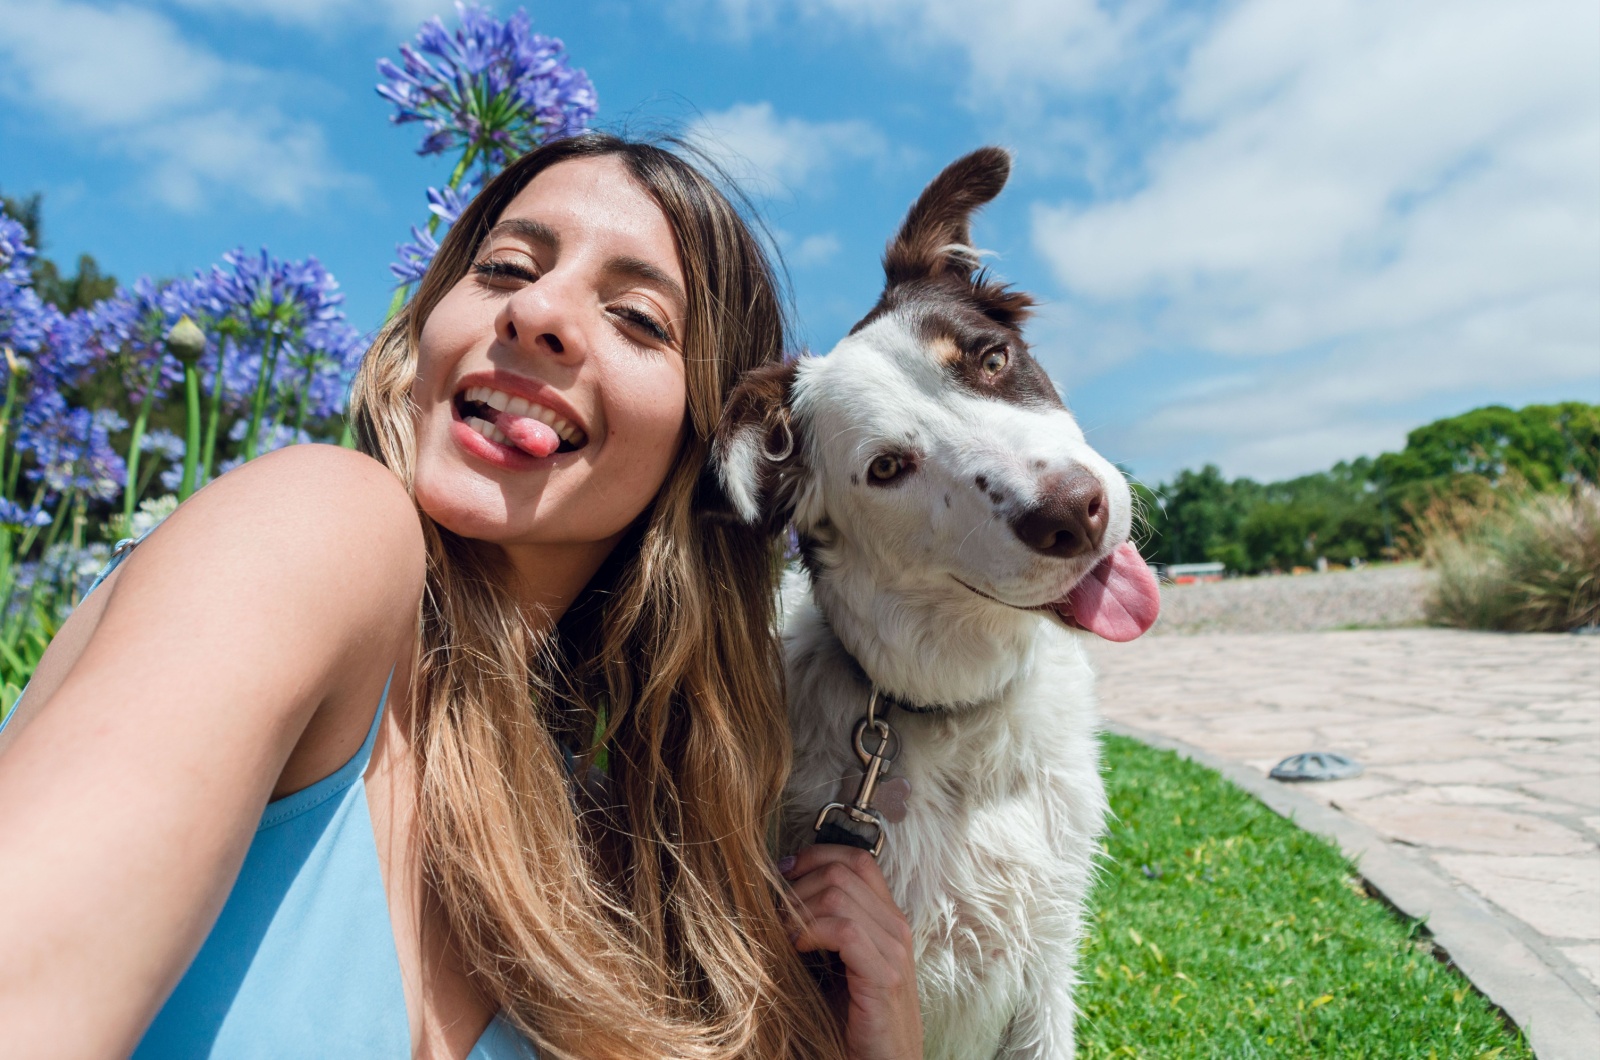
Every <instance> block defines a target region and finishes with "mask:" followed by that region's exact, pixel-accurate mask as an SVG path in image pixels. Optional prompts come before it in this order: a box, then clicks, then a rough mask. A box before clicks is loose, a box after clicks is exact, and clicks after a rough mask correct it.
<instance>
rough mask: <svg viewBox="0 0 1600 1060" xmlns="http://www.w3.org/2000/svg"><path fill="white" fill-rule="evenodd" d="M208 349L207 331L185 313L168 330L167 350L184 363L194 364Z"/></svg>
mask: <svg viewBox="0 0 1600 1060" xmlns="http://www.w3.org/2000/svg"><path fill="white" fill-rule="evenodd" d="M205 351H206V333H205V332H203V331H201V330H200V325H199V324H196V323H195V322H194V321H193V320H190V319H189V314H187V313H185V314H184V315H183V316H181V317H179V318H178V322H177V323H176V324H174V325H172V330H171V331H169V332H167V352H168V353H170V354H172V356H174V357H176V358H177V359H178V360H180V361H182V362H183V363H184V364H194V363H195V362H197V361H199V360H200V355H201V354H202V353H204V352H205Z"/></svg>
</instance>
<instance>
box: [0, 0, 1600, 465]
mask: <svg viewBox="0 0 1600 1060" xmlns="http://www.w3.org/2000/svg"><path fill="white" fill-rule="evenodd" d="M492 6H495V7H496V8H497V10H499V12H500V13H501V14H507V13H509V12H510V11H511V10H513V6H512V5H510V4H507V3H500V4H498V5H492ZM527 7H528V11H529V13H530V14H531V15H532V17H533V20H534V25H535V28H536V29H538V30H540V31H542V32H545V33H548V34H551V35H553V36H558V37H561V38H562V39H563V40H565V41H566V44H567V47H568V49H569V51H570V53H571V55H572V58H573V60H574V62H575V63H576V64H578V65H580V66H583V67H584V68H586V69H587V70H588V71H589V73H590V75H591V77H592V78H593V79H594V82H595V85H596V88H597V89H598V92H599V96H600V104H601V114H600V120H599V124H600V125H602V126H604V127H609V128H622V129H632V130H634V131H636V132H647V131H650V130H668V131H680V132H687V133H690V134H693V135H695V136H697V137H699V138H700V140H701V141H702V142H703V143H705V144H706V145H707V146H708V147H709V148H710V149H711V150H713V151H715V152H717V153H718V154H719V155H721V156H722V157H723V158H724V159H726V160H727V161H728V163H729V165H730V166H731V167H732V168H733V169H734V170H735V171H736V172H737V173H738V174H740V177H741V180H742V182H743V183H744V185H745V186H746V188H747V189H748V190H750V191H751V192H752V194H754V195H755V196H756V198H757V201H758V202H759V204H760V207H761V209H762V212H763V213H764V215H765V216H766V218H767V219H768V222H769V223H770V225H771V226H772V228H773V229H774V231H775V232H776V233H777V238H778V241H779V243H780V245H781V246H782V247H783V249H784V252H785V254H786V256H787V260H788V264H789V268H790V272H791V275H792V278H793V281H794V287H795V298H796V304H797V307H798V316H799V322H800V325H801V329H800V330H801V337H802V338H803V339H804V340H805V342H806V343H807V344H808V345H810V346H811V347H812V348H814V349H817V350H825V349H827V348H828V347H829V346H830V345H831V344H832V343H833V342H834V341H836V340H837V339H838V338H839V336H840V335H842V334H843V332H844V331H845V330H846V329H847V328H848V327H849V325H850V324H851V323H852V322H853V321H854V320H855V319H856V317H858V316H859V315H860V314H861V313H862V312H863V311H864V310H865V309H866V308H867V307H868V306H869V305H870V304H871V302H872V301H873V299H874V298H875V296H876V293H877V289H878V286H879V283H880V274H879V272H878V266H877V257H878V254H879V252H880V251H881V249H882V246H883V243H884V240H885V239H886V238H887V237H888V235H889V234H890V233H891V232H892V230H893V228H894V226H895V225H896V223H897V222H898V220H899V218H900V216H901V215H902V214H903V212H904V210H905V209H906V207H907V206H908V205H909V204H910V202H911V200H912V199H913V198H914V197H915V195H916V193H917V192H918V191H919V190H920V188H921V187H922V185H923V184H924V183H926V181H927V180H928V179H929V178H931V177H932V175H933V174H934V173H935V172H937V170H938V169H939V168H940V167H941V166H942V165H944V164H945V163H946V162H948V161H950V160H951V159H953V158H955V157H956V156H957V155H959V154H961V153H963V152H964V151H967V150H969V149H971V148H973V147H976V146H978V145H980V144H984V143H1001V144H1004V145H1006V146H1009V147H1011V148H1012V149H1013V150H1014V151H1015V152H1016V159H1017V164H1016V172H1015V175H1014V177H1013V180H1012V183H1011V185H1010V187H1008V188H1007V190H1006V192H1005V193H1004V195H1003V196H1002V197H1001V199H1000V200H999V201H997V202H996V203H995V204H994V205H993V206H992V207H991V208H990V209H989V210H988V211H987V212H986V213H985V214H984V215H983V218H982V220H981V221H980V223H979V225H978V227H977V232H976V236H977V241H978V243H979V244H980V245H981V246H982V247H984V248H986V249H988V250H991V251H993V252H994V253H995V257H994V258H993V265H994V268H995V269H996V270H997V271H998V272H1000V273H1001V274H1002V275H1004V276H1005V277H1007V278H1008V279H1009V280H1011V281H1013V282H1015V283H1017V284H1018V285H1020V286H1022V287H1024V288H1026V289H1028V290H1031V291H1033V292H1034V293H1035V294H1036V295H1037V296H1039V297H1040V298H1041V300H1042V301H1043V302H1045V309H1044V311H1043V312H1042V313H1041V315H1040V317H1039V319H1038V320H1037V321H1036V322H1035V324H1034V325H1033V327H1032V329H1031V331H1030V338H1031V339H1032V341H1033V343H1034V346H1035V350H1036V353H1037V354H1038V355H1039V356H1040V358H1041V359H1042V360H1043V361H1044V363H1045V364H1046V366H1047V367H1048V368H1049V370H1050V371H1051V374H1052V375H1053V376H1054V377H1055V378H1056V379H1057V381H1058V382H1059V383H1060V384H1061V385H1062V386H1063V388H1064V389H1065V390H1066V392H1067V394H1068V398H1069V401H1070V403H1071V405H1072V406H1073V408H1074V410H1075V411H1076V412H1077V413H1078V416H1079V418H1080V420H1081V421H1082V422H1083V423H1084V425H1085V427H1086V428H1087V429H1088V431H1089V433H1090V438H1091V440H1092V441H1093V442H1094V443H1095V444H1096V445H1097V446H1098V447H1099V448H1101V449H1102V450H1103V451H1104V452H1105V453H1106V454H1107V455H1108V456H1110V457H1111V458H1112V459H1114V460H1117V461H1119V462H1122V463H1124V464H1125V465H1127V466H1129V467H1131V468H1132V469H1133V470H1134V471H1135V472H1136V473H1137V474H1139V475H1140V477H1143V478H1145V479H1147V480H1150V481H1155V480H1157V479H1161V478H1164V477H1166V476H1169V475H1170V474H1171V473H1172V472H1173V471H1175V470H1176V469H1177V468H1180V467H1186V466H1198V465H1199V464H1201V463H1205V462H1213V463H1217V464H1220V465H1221V466H1222V467H1223V468H1224V470H1225V471H1227V472H1229V473H1230V474H1248V475H1253V476H1257V477H1268V478H1271V477H1280V476H1285V475H1290V474H1296V473H1300V472H1304V471H1310V470H1315V469H1317V468H1321V467H1325V466H1327V465H1328V464H1330V463H1332V462H1333V461H1335V460H1338V459H1343V458H1349V457H1354V456H1358V455H1361V454H1370V453H1376V452H1378V451H1381V450H1383V449H1392V448H1397V447H1399V446H1400V445H1401V444H1403V441H1404V436H1405V432H1406V431H1407V430H1408V429H1409V428H1411V427H1413V426H1416V425H1418V424H1420V423H1423V422H1426V421H1427V420H1430V419H1433V418H1436V417H1438V416H1441V415H1448V414H1452V413H1456V412H1460V411H1463V410H1465V409H1468V408H1472V407H1474V406H1476V405H1480V404H1484V403H1488V402H1491V401H1496V402H1503V403H1509V404H1522V403H1526V402H1530V401H1547V400H1562V399H1573V398H1576V399H1582V400H1588V401H1600V7H1597V6H1596V5H1594V4H1593V3H1592V2H1590V0H1521V2H1519V3H1516V4H1507V3H1504V2H1501V0H1492V2H1491V0H1436V2H1429V0H1418V2H1415V3H1408V4H1405V5H1395V4H1392V3H1381V2H1379V3H1356V2H1338V0H1296V2H1295V3H1292V4H1284V3H1282V2H1281V0H1235V2H1232V3H1184V4H1167V3H1161V2H1159V0H1119V2H1116V3H1096V2H1094V0H988V2H984V3H972V2H966V0H875V2H873V3H871V4H862V3H859V2H858V0H770V2H763V0H662V2H658V3H652V4H645V3H626V2H621V0H600V2H594V3H587V4H562V5H554V4H529V5H527ZM434 13H439V14H442V15H443V16H444V17H445V19H446V22H447V23H451V22H452V21H453V14H452V12H451V10H450V8H449V6H448V5H447V4H444V3H437V2H433V0H165V2H157V0H152V2H145V3H103V2H96V0H0V25H3V26H5V27H6V29H5V31H4V34H3V35H0V104H3V105H0V189H4V190H5V191H6V192H7V193H8V194H13V195H15V194H25V193H30V192H34V191H40V192H43V193H44V195H45V206H46V210H45V223H46V231H45V238H46V240H47V244H48V245H47V252H48V253H50V254H51V255H53V256H55V257H57V258H58V259H70V258H72V257H73V256H75V255H76V254H77V253H79V252H80V251H89V252H91V253H93V254H94V255H95V256H96V257H97V258H98V259H99V260H100V261H101V263H102V264H103V265H104V266H105V267H107V268H109V269H110V270H111V271H113V272H114V273H115V274H116V275H117V276H118V277H119V278H121V279H123V280H125V281H127V280H132V279H133V278H134V277H136V276H138V275H139V274H141V273H150V274H155V275H175V274H178V273H184V272H188V271H191V270H193V269H194V268H197V267H200V266H204V265H207V264H210V263H211V262H213V261H216V260H217V259H218V258H219V256H220V255H221V254H222V252H223V251H225V250H227V249H229V248H230V247H233V246H246V247H252V248H253V247H256V246H260V245H266V246H268V247H270V248H271V249H272V250H273V252H274V253H276V254H278V255H280V256H288V257H301V256H305V255H308V254H310V255H315V256H317V257H318V258H320V259H321V260H322V261H323V262H324V263H326V264H327V265H328V266H329V268H330V269H332V270H333V272H334V273H335V275H336V276H338V278H339V280H340V281H341V283H342V284H343V286H344V289H345V291H346V293H347V297H348V306H349V309H350V313H351V317H352V320H353V321H354V322H355V323H356V324H357V325H358V326H361V327H363V328H368V327H372V326H374V325H375V324H376V323H378V322H379V320H380V318H381V315H382V312H383V309H384V307H385V306H386V305H387V302H388V297H389V284H390V280H389V275H388V270H387V264H388V262H389V261H390V260H391V258H392V257H393V251H394V244H395V243H397V242H399V241H400V240H401V239H402V238H404V237H405V235H406V231H407V228H408V226H409V225H411V224H415V223H420V222H421V221H423V220H424V219H425V217H426V204H425V200H424V197H423V189H424V188H425V187H426V186H427V185H428V184H430V183H432V184H439V183H442V181H443V179H444V177H445V176H446V173H445V172H444V165H443V164H442V163H440V162H439V160H437V159H423V158H419V157H417V156H416V155H415V154H414V149H415V145H416V143H417V141H418V138H419V137H418V135H417V134H416V133H415V132H414V129H415V127H403V128H396V127H393V126H391V125H389V124H388V121H387V116H388V108H387V105H386V104H384V103H383V101H382V100H380V99H379V98H378V97H377V96H376V94H375V93H374V92H373V90H372V87H373V85H374V83H375V81H376V74H375V71H374V63H375V61H376V60H377V59H378V57H380V56H384V55H389V56H393V55H394V54H395V48H396V46H397V44H398V43H399V42H400V41H402V40H404V39H407V38H409V37H410V36H411V34H412V32H414V29H415V26H416V24H417V23H418V22H419V21H420V20H421V19H422V18H423V17H426V16H427V15H430V14H434Z"/></svg>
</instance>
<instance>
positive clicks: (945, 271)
mask: <svg viewBox="0 0 1600 1060" xmlns="http://www.w3.org/2000/svg"><path fill="white" fill-rule="evenodd" d="M1010 175H1011V153H1010V152H1009V151H1006V150H1005V149H1004V148H1000V147H980V148H978V150H976V151H974V152H972V153H971V154H970V155H966V156H965V157H963V158H958V159H956V160H955V161H954V162H952V163H950V164H949V165H948V166H946V167H945V169H944V172H942V173H940V174H939V175H938V176H937V177H934V178H933V183H931V184H929V185H928V187H927V188H926V189H925V190H924V191H923V193H922V195H921V196H920V197H919V198H918V199H917V201H916V204H915V205H913V206H912V207H911V212H910V213H908V214H906V220H905V223H904V224H902V225H901V226H900V231H899V233H898V234H896V235H895V237H894V239H893V240H892V241H891V242H890V243H889V249H888V250H887V251H886V252H885V253H884V255H883V271H884V275H885V276H886V277H887V278H888V283H889V286H890V287H893V286H894V285H895V284H898V283H907V282H909V281H912V280H920V279H933V278H938V277H940V276H954V277H957V278H959V279H963V280H964V279H966V278H968V277H969V276H971V275H972V272H973V270H974V269H976V268H977V265H978V260H977V259H978V256H977V252H976V251H975V250H974V249H973V247H972V223H971V222H972V214H973V212H974V211H975V210H977V209H978V207H980V206H982V205H983V204H984V203H987V202H989V201H990V200H991V199H993V198H994V197H995V196H996V195H999V194H1000V189H1001V188H1003V187H1005V186H1006V178H1008V177H1009V176H1010Z"/></svg>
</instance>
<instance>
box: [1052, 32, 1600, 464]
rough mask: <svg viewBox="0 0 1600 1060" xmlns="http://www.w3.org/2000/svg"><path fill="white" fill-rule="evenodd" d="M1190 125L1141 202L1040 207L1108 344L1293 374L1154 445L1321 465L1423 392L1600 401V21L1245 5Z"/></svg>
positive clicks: (1196, 83)
mask: <svg viewBox="0 0 1600 1060" xmlns="http://www.w3.org/2000/svg"><path fill="white" fill-rule="evenodd" d="M1175 113H1176V116H1177V119H1178V122H1179V123H1180V126H1181V128H1182V129H1183V130H1184V131H1183V132H1182V133H1180V134H1178V135H1175V136H1173V137H1171V138H1170V139H1167V140H1165V141H1164V142H1161V143H1159V144H1158V145H1157V146H1155V147H1154V148H1153V149H1152V150H1151V151H1150V152H1149V153H1148V154H1147V156H1146V168H1147V172H1148V179H1147V181H1146V182H1145V183H1144V184H1143V186H1142V187H1140V188H1138V189H1137V190H1136V191H1134V192H1132V193H1130V194H1127V195H1124V196H1120V197H1114V198H1109V199H1104V200H1101V201H1097V202H1091V203H1089V204H1086V205H1078V204H1071V203H1067V204H1061V205H1054V206H1049V205H1041V206H1039V207H1037V208H1036V210H1035V214H1034V240H1035V245H1036V247H1037V249H1038V251H1039V253H1040V254H1041V255H1042V256H1043V257H1044V258H1045V259H1046V260H1047V261H1048V262H1049V263H1050V265H1051V266H1052V268H1053V270H1054V272H1055V274H1056V275H1057V277H1058V278H1059V279H1060V281H1061V283H1062V284H1063V286H1064V287H1065V288H1066V290H1067V292H1068V295H1069V302H1070V304H1071V306H1072V311H1073V313H1074V315H1075V316H1078V317H1082V318H1087V319H1091V320H1093V321H1094V322H1095V327H1093V328H1091V329H1090V330H1089V333H1088V335H1087V338H1088V340H1089V341H1091V342H1093V341H1097V340H1098V339H1100V338H1104V337H1105V336H1119V341H1122V342H1125V339H1126V335H1127V333H1128V331H1129V330H1130V329H1131V330H1133V331H1135V332H1138V333H1140V341H1139V343H1138V345H1139V346H1140V347H1142V349H1144V350H1162V349H1164V350H1169V351H1172V350H1183V349H1198V350H1202V351H1209V352H1212V353H1218V354H1224V355H1230V356H1237V357H1246V358H1261V357H1268V356H1271V357H1275V358H1276V359H1278V360H1282V361H1283V362H1284V363H1281V364H1271V365H1265V364H1258V365H1256V366H1254V367H1252V368H1250V369H1249V371H1250V373H1252V375H1251V377H1252V379H1253V381H1252V382H1251V383H1249V384H1248V385H1245V386H1243V387H1241V388H1239V389H1238V390H1237V391H1235V392H1233V393H1231V394H1226V395H1208V396H1207V397H1206V398H1204V399H1203V400H1196V401H1195V402H1194V403H1192V404H1191V403H1186V402H1184V401H1182V400H1180V401H1177V402H1176V403H1174V404H1172V405H1170V406H1168V407H1166V408H1164V409H1162V410H1161V412H1160V413H1159V414H1158V415H1155V416H1153V417H1151V419H1150V420H1149V422H1148V423H1147V424H1145V425H1144V427H1143V428H1141V430H1140V431H1139V432H1137V433H1138V434H1139V435H1140V436H1141V438H1142V439H1143V440H1144V441H1145V442H1147V443H1149V444H1150V445H1152V446H1155V445H1156V443H1157V442H1158V441H1159V440H1160V439H1163V438H1164V439H1166V443H1163V444H1177V442H1178V441H1179V440H1180V439H1187V440H1188V441H1189V442H1191V443H1195V442H1201V443H1203V442H1204V441H1205V439H1210V440H1211V443H1209V444H1214V446H1216V447H1217V449H1218V452H1219V454H1221V453H1228V454H1232V457H1231V459H1233V460H1235V461H1237V464H1236V467H1235V470H1238V471H1250V472H1253V473H1263V469H1264V468H1268V467H1271V468H1272V469H1273V470H1274V471H1282V470H1286V469H1287V470H1306V469H1308V468H1310V467H1314V466H1316V465H1318V464H1323V463H1326V462H1327V460H1329V459H1331V458H1333V457H1338V456H1346V455H1352V454H1353V453H1354V452H1360V451H1361V449H1360V448H1352V447H1354V446H1359V445H1362V444H1363V437H1364V436H1367V435H1371V434H1372V433H1373V432H1372V428H1373V425H1375V424H1388V423H1390V421H1395V422H1398V418H1397V414H1396V410H1397V409H1400V408H1403V407H1405V406H1407V405H1409V404H1411V403H1413V402H1417V401H1419V400H1423V399H1429V398H1431V399H1434V400H1435V402H1436V403H1437V402H1444V401H1447V400H1448V399H1449V396H1450V395H1468V394H1477V395H1481V394H1483V393H1484V392H1485V391H1495V390H1500V389H1503V392H1506V393H1513V392H1517V391H1519V390H1520V391H1524V392H1525V391H1527V390H1529V389H1537V388H1539V387H1549V388H1557V389H1559V388H1560V387H1563V386H1569V387H1572V388H1578V389H1580V390H1581V391H1582V392H1584V393H1590V392H1593V391H1595V390H1596V389H1600V302H1597V298H1596V292H1597V291H1600V8H1595V7H1594V6H1592V5H1587V4H1574V3H1569V2H1563V0H1527V2H1525V3H1521V4H1516V5H1509V6H1508V5H1504V4H1500V3H1496V2H1493V0H1478V2H1471V0H1445V2H1435V3H1430V4H1420V3H1419V4H1408V5H1394V4H1383V3H1372V4H1361V3H1340V2H1336V0H1320V2H1313V0H1306V2H1303V3H1298V4H1293V5H1284V4H1281V3H1275V2H1273V0H1249V2H1246V3H1244V4H1241V5H1240V6H1239V7H1237V8H1235V9H1234V10H1233V11H1232V12H1231V13H1230V14H1229V15H1228V17H1226V18H1225V19H1224V20H1223V21H1222V22H1221V23H1219V24H1218V25H1217V27H1216V28H1215V30H1214V32H1212V33H1210V34H1209V36H1208V37H1207V38H1206V39H1205V40H1204V41H1203V42H1202V43H1201V45H1200V46H1199V47H1198V48H1197V50H1196V51H1195V52H1194V54H1193V57H1192V60H1191V61H1190V62H1189V64H1188V66H1187V68H1186V69H1185V70H1184V71H1183V73H1182V76H1181V79H1180V81H1179V92H1178V95H1177V98H1176V101H1175ZM1097 333H1098V334H1097ZM1103 359H1104V360H1109V361H1114V360H1115V359H1116V358H1114V357H1107V358H1103ZM1091 360H1093V357H1092V356H1091ZM1413 425H1414V424H1413ZM1384 430H1386V431H1389V432H1390V433H1392V432H1393V430H1394V428H1393V427H1392V426H1386V427H1385V428H1384ZM1341 432H1343V433H1341ZM1402 433H1403V432H1402ZM1339 438H1343V439H1344V442H1343V443H1337V439H1339ZM1389 440H1390V441H1391V442H1395V441H1398V440H1399V439H1398V438H1391V439H1389ZM1336 443H1337V448H1329V447H1331V446H1335V445H1336ZM1271 454H1277V455H1271ZM1297 461H1300V462H1299V463H1296V462H1297ZM1291 465H1293V466H1291Z"/></svg>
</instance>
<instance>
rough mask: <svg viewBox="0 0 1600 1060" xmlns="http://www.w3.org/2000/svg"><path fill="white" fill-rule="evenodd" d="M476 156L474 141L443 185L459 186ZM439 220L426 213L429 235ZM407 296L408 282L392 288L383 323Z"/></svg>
mask: <svg viewBox="0 0 1600 1060" xmlns="http://www.w3.org/2000/svg"><path fill="white" fill-rule="evenodd" d="M477 157H478V144H477V142H476V141H474V142H473V143H470V144H468V145H467V149H466V150H465V151H463V152H461V160H460V161H459V162H457V163H456V168H455V169H453V170H451V172H450V179H449V180H448V181H447V182H446V183H445V187H447V188H449V189H450V190H451V191H455V190H456V189H457V188H459V187H461V182H462V181H463V180H465V179H466V177H467V170H469V169H471V168H472V163H473V162H474V161H476V159H477ZM440 220H441V218H440V217H439V215H438V214H436V213H430V214H429V215H428V234H429V235H430V236H431V235H433V234H434V233H435V232H437V231H438V230H439V221H440ZM409 297H411V285H410V284H409V283H403V284H401V285H400V286H399V287H396V288H395V289H394V297H393V298H391V299H389V312H388V313H386V314H384V318H383V320H384V323H386V324H387V323H388V322H389V321H391V320H393V319H394V318H395V314H397V313H399V312H400V310H402V309H404V308H405V306H406V299H407V298H409Z"/></svg>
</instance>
